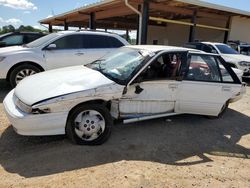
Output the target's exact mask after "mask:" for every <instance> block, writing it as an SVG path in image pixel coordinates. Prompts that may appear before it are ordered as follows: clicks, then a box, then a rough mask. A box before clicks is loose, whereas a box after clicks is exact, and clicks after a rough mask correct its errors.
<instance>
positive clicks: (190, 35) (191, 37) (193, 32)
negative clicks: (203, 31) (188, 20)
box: [188, 10, 197, 42]
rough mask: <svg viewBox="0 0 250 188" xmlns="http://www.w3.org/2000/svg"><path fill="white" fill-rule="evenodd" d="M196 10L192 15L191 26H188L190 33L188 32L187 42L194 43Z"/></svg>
mask: <svg viewBox="0 0 250 188" xmlns="http://www.w3.org/2000/svg"><path fill="white" fill-rule="evenodd" d="M196 21H197V10H194V14H193V17H192V23H193V24H194V25H193V26H190V32H189V40H188V41H189V42H194V40H195V34H196V24H197V22H196Z"/></svg>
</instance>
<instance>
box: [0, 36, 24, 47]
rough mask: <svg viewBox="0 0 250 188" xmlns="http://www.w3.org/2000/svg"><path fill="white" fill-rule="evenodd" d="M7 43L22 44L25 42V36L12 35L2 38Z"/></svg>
mask: <svg viewBox="0 0 250 188" xmlns="http://www.w3.org/2000/svg"><path fill="white" fill-rule="evenodd" d="M2 41H3V42H5V43H6V45H21V44H23V36H22V35H11V36H8V37H6V38H4V39H3V40H2Z"/></svg>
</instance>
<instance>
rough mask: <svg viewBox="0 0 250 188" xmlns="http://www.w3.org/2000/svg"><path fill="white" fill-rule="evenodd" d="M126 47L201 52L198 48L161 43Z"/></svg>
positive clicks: (156, 50) (155, 50)
mask: <svg viewBox="0 0 250 188" xmlns="http://www.w3.org/2000/svg"><path fill="white" fill-rule="evenodd" d="M126 47H128V48H135V49H141V50H148V51H151V52H158V51H169V52H171V51H183V52H185V51H192V52H201V53H204V52H203V51H200V50H195V49H191V48H183V47H177V46H163V45H130V46H126Z"/></svg>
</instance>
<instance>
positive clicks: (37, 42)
mask: <svg viewBox="0 0 250 188" xmlns="http://www.w3.org/2000/svg"><path fill="white" fill-rule="evenodd" d="M58 36H60V33H51V34H49V35H46V36H44V37H41V38H39V39H37V40H34V41H33V42H31V43H29V44H27V47H29V48H36V47H38V46H41V45H44V44H46V43H48V42H49V41H51V40H52V39H54V38H56V37H58Z"/></svg>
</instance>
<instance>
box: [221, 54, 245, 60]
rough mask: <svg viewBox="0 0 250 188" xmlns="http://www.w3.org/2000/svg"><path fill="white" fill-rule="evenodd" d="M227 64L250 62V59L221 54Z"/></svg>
mask: <svg viewBox="0 0 250 188" xmlns="http://www.w3.org/2000/svg"><path fill="white" fill-rule="evenodd" d="M221 55H222V57H223V58H224V60H225V61H226V62H240V61H247V62H250V57H249V56H246V55H242V54H221Z"/></svg>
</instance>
